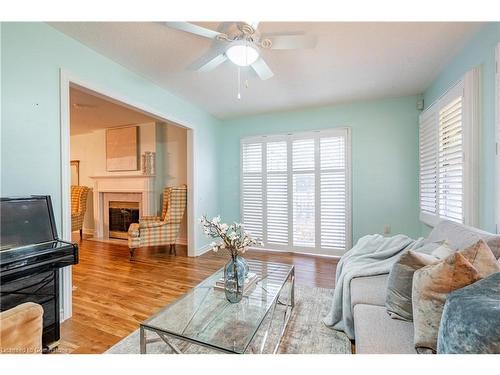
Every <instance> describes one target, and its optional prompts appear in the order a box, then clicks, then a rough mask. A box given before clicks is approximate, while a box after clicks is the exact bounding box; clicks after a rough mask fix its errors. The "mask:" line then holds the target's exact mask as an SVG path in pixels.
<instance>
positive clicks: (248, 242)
mask: <svg viewBox="0 0 500 375" xmlns="http://www.w3.org/2000/svg"><path fill="white" fill-rule="evenodd" d="M200 222H201V224H202V225H203V230H204V232H205V234H206V235H207V236H209V237H211V238H214V239H215V238H217V239H219V241H217V242H215V241H214V242H212V243H211V244H210V246H211V247H212V251H214V252H217V251H219V250H224V249H225V250H227V251H228V252H229V253H230V255H231V257H232V258H233V259H234V258H235V257H236V256H237V255H238V254H243V253H244V252H245V251H246V249H247V248H248V247H249V246H255V245H259V246H264V243H263V242H262V241H261V240H260V239H257V238H253V237H252V234H251V233H250V232H249V231H247V230H245V228H244V225H243V224H241V223H236V222H234V223H233V224H231V225H227V224H226V223H221V219H220V216H216V217H214V218H212V220H208V219H207V217H206V216H203V217H202V218H201V219H200ZM220 240H222V241H220Z"/></svg>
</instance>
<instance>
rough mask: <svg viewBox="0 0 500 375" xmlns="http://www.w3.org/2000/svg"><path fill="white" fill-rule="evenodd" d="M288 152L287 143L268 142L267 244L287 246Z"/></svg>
mask: <svg viewBox="0 0 500 375" xmlns="http://www.w3.org/2000/svg"><path fill="white" fill-rule="evenodd" d="M287 155H288V151H287V142H286V141H285V140H283V141H277V142H268V143H267V147H266V157H267V163H266V164H267V171H266V172H267V181H266V190H267V196H266V202H267V239H266V240H267V241H266V242H267V243H269V244H278V245H287V244H288V220H289V217H288V173H287V164H288V161H287V159H288V157H287Z"/></svg>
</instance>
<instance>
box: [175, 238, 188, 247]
mask: <svg viewBox="0 0 500 375" xmlns="http://www.w3.org/2000/svg"><path fill="white" fill-rule="evenodd" d="M175 243H177V244H179V245H184V246H187V244H188V241H187V238H178V239H177V241H175Z"/></svg>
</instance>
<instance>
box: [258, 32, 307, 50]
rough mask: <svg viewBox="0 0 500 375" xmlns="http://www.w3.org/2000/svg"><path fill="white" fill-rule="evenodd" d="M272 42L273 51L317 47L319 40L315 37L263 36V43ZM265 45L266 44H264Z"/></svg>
mask: <svg viewBox="0 0 500 375" xmlns="http://www.w3.org/2000/svg"><path fill="white" fill-rule="evenodd" d="M265 40H270V41H271V47H270V48H271V49H300V48H314V47H316V42H317V38H316V37H315V36H313V35H277V36H268V37H265V36H263V37H262V38H261V43H263V41H265ZM263 44H265V43H263Z"/></svg>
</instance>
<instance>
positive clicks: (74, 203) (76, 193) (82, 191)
mask: <svg viewBox="0 0 500 375" xmlns="http://www.w3.org/2000/svg"><path fill="white" fill-rule="evenodd" d="M89 191H90V188H89V187H87V186H76V185H72V186H71V231H72V232H73V231H75V230H79V231H80V239H81V238H82V228H83V218H84V217H85V211H86V210H87V196H88V194H89Z"/></svg>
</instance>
